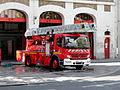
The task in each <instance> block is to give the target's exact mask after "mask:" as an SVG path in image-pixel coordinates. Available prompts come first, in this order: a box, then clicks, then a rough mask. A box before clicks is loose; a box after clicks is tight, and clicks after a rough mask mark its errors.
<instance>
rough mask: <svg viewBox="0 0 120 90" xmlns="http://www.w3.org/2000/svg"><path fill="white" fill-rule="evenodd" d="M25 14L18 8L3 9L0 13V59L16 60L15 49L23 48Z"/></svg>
mask: <svg viewBox="0 0 120 90" xmlns="http://www.w3.org/2000/svg"><path fill="white" fill-rule="evenodd" d="M25 31H26V16H25V14H24V13H22V12H21V11H19V10H5V11H3V12H1V14H0V50H1V59H2V61H4V60H16V50H22V49H25V45H26V44H25V36H24V33H25Z"/></svg>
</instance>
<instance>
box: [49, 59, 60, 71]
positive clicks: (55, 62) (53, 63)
mask: <svg viewBox="0 0 120 90" xmlns="http://www.w3.org/2000/svg"><path fill="white" fill-rule="evenodd" d="M51 68H52V69H54V70H59V69H60V66H59V62H58V59H57V58H54V59H53V60H52V61H51Z"/></svg>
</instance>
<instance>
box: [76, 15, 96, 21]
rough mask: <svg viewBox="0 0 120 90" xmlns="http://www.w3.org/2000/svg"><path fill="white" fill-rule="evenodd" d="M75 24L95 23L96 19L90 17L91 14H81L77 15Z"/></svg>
mask: <svg viewBox="0 0 120 90" xmlns="http://www.w3.org/2000/svg"><path fill="white" fill-rule="evenodd" d="M74 22H75V23H81V22H90V23H91V22H92V23H93V22H94V19H93V17H92V16H90V15H89V14H86V13H81V14H77V15H76V16H75V18H74Z"/></svg>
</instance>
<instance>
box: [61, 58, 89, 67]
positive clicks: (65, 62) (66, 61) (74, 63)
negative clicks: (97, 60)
mask: <svg viewBox="0 0 120 90" xmlns="http://www.w3.org/2000/svg"><path fill="white" fill-rule="evenodd" d="M90 61H91V60H90V58H88V59H79V60H71V59H64V60H63V65H64V66H77V65H83V66H89V64H90V63H91V62H90Z"/></svg>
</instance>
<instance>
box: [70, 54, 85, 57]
mask: <svg viewBox="0 0 120 90" xmlns="http://www.w3.org/2000/svg"><path fill="white" fill-rule="evenodd" d="M71 56H72V57H87V54H71Z"/></svg>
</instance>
